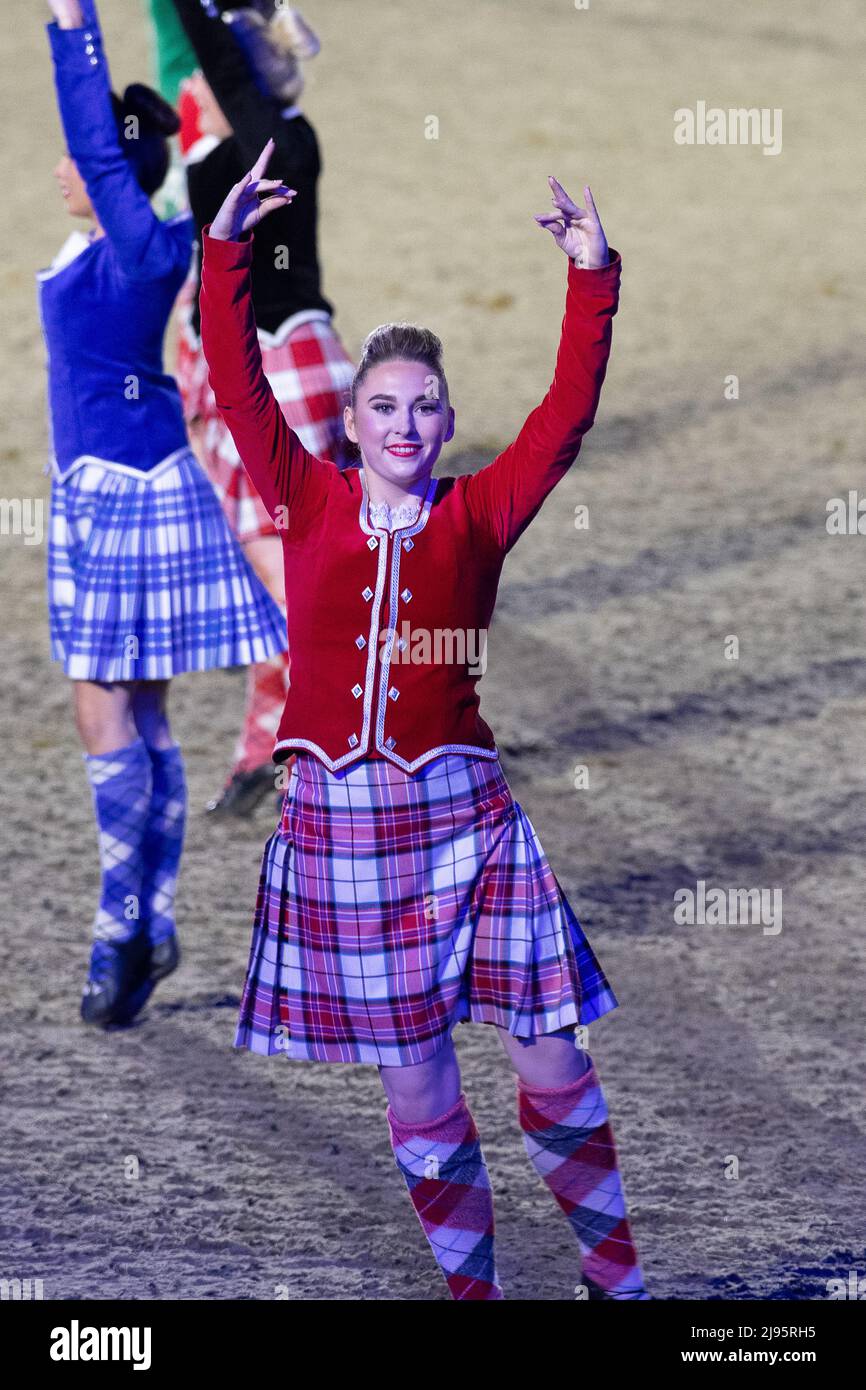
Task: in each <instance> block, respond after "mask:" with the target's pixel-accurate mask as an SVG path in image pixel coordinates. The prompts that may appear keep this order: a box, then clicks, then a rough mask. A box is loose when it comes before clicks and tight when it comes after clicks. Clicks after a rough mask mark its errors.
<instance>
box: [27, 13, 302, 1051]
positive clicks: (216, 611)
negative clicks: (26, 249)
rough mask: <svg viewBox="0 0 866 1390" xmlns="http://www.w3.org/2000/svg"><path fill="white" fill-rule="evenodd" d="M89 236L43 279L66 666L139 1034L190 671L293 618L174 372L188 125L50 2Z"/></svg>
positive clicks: (173, 855) (75, 209)
mask: <svg viewBox="0 0 866 1390" xmlns="http://www.w3.org/2000/svg"><path fill="white" fill-rule="evenodd" d="M49 5H50V8H51V11H52V12H53V15H54V22H53V23H49V24H47V26H46V28H47V33H48V39H49V44H50V48H51V55H52V58H53V62H54V78H55V84H56V89H57V100H58V105H59V111H60V118H61V122H62V125H63V131H64V134H65V138H66V145H67V153H66V154H64V156H63V157H62V158H61V160H60V161H59V163H58V165H57V167H56V169H55V174H56V176H57V178H58V180H59V182H60V185H61V189H62V193H63V196H64V198H65V200H66V204H67V210H68V212H69V213H70V214H71V215H72V216H74V217H83V218H86V219H87V220H88V221H89V222H90V223H91V227H90V230H89V233H88V234H87V235H84V234H83V233H82V232H80V231H75V232H73V233H72V235H71V236H70V237H69V238H68V239H67V241H66V243H65V244H64V246H63V247H62V248H61V250H60V252H59V253H58V255H57V256H56V257H55V259H54V261H53V263H52V264H51V266H50V267H49V268H48V269H47V270H45V271H42V272H40V273H39V275H38V285H39V301H40V313H41V318H42V328H43V333H44V337H45V344H46V349H47V355H48V403H49V427H50V442H51V464H52V472H53V480H52V488H51V526H50V538H49V549H48V585H49V618H50V630H51V651H52V656H53V658H54V659H55V660H57V661H60V662H62V664H63V669H64V671H65V672H66V674H67V676H69V677H70V678H71V679H72V681H73V699H74V708H75V718H76V724H77V727H78V731H79V734H80V737H81V740H82V743H83V745H84V749H85V754H84V758H85V765H86V768H87V773H88V776H89V779H90V783H91V787H92V791H93V800H94V807H95V811H96V820H97V824H98V828H99V847H100V860H101V867H102V888H101V895H100V901H99V908H98V911H97V914H96V920H95V923H94V942H93V948H92V953H91V960H90V970H89V976H88V981H87V985H86V987H85V992H84V998H83V1000H82V1006H81V1012H82V1017H83V1018H84V1020H85V1022H89V1023H95V1024H100V1025H107V1024H110V1023H119V1022H126V1021H128V1020H129V1019H131V1018H132V1017H133V1016H134V1014H135V1013H136V1012H137V1011H138V1010H139V1009H140V1008H141V1007H142V1005H143V1003H144V1002H145V1001H146V999H147V997H148V995H149V994H150V992H151V990H152V989H153V986H154V984H155V983H156V981H157V980H159V979H162V978H163V977H164V976H165V975H167V974H169V973H170V972H171V971H172V970H174V969H175V967H176V965H177V963H178V959H179V949H178V944H177V935H176V930H175V921H174V896H175V884H176V881H177V873H178V866H179V862H180V855H181V849H182V843H183V832H184V821H185V814H186V785H185V778H184V767H183V760H182V757H181V752H180V749H179V747H178V746H177V744H176V743H175V742H174V741H173V738H172V734H171V730H170V727H169V721H168V715H167V694H168V685H169V681H170V679H171V677H172V676H175V675H178V674H179V673H180V672H183V671H202V670H207V669H210V668H213V667H225V666H240V665H243V666H246V665H249V664H250V663H251V662H255V661H264V660H267V659H268V658H269V657H271V656H274V655H275V654H277V653H278V652H280V651H281V650H282V649H283V648H284V647H285V640H286V638H285V620H284V618H283V616H282V614H281V612H280V609H279V607H278V606H277V604H276V603H275V602H274V601H273V599H271V597H270V596H269V595H268V593H267V592H266V590H265V589H264V587H263V586H262V584H261V583H260V581H259V580H258V579H257V578H256V576H255V574H254V573H253V571H252V569H251V567H250V565H249V563H248V561H247V560H246V558H245V557H244V555H243V552H242V550H241V548H240V546H239V545H238V543H237V541H236V540H235V539H234V537H233V536H232V534H231V532H230V531H229V528H228V525H227V523H226V521H225V518H224V516H223V513H222V509H221V507H220V505H219V501H218V499H217V497H216V494H215V492H214V490H213V488H212V486H211V484H210V483H209V482H208V480H207V478H206V476H205V474H204V473H203V472H202V470H201V468H200V466H199V464H198V462H197V460H196V458H195V455H194V454H193V452H192V450H191V449H190V447H189V441H188V438H187V435H186V430H185V426H184V421H183V412H182V408H181V402H180V396H179V394H178V390H177V386H176V384H175V381H174V380H173V378H172V377H170V376H167V375H166V374H165V373H164V372H163V363H162V342H163V336H164V334H165V328H166V324H167V321H168V318H169V314H170V312H171V309H172V306H173V304H174V301H175V298H176V296H177V293H178V291H179V289H180V287H181V285H182V283H183V281H184V279H185V277H186V274H187V271H188V268H189V263H190V255H191V249H192V236H193V224H192V220H191V218H190V217H189V216H187V215H181V216H179V217H175V218H172V219H171V221H169V222H161V221H160V220H159V218H158V217H157V215H156V213H155V212H154V211H153V208H152V207H151V204H150V196H151V195H152V194H153V193H155V192H156V190H157V189H158V188H159V185H160V184H161V182H162V180H163V179H164V177H165V173H166V169H167V167H168V147H167V142H166V137H167V136H168V135H170V134H171V133H173V132H175V131H176V130H177V128H178V120H177V116H176V113H175V112H174V111H173V110H172V108H171V107H170V106H168V104H167V103H166V102H165V101H164V100H163V98H161V97H160V96H159V95H158V94H157V93H156V92H153V91H152V90H151V89H150V88H148V87H145V86H142V85H140V84H132V85H131V86H129V87H127V88H126V91H125V93H124V95H123V97H122V98H120V97H118V96H117V95H115V93H113V92H112V89H111V83H110V78H109V73H108V67H107V64H106V60H105V56H104V52H103V45H102V36H101V33H100V29H99V21H98V16H97V13H96V8H95V4H94V0H49Z"/></svg>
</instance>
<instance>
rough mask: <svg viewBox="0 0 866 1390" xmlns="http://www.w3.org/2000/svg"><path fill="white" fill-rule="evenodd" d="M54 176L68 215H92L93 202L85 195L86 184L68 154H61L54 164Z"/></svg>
mask: <svg viewBox="0 0 866 1390" xmlns="http://www.w3.org/2000/svg"><path fill="white" fill-rule="evenodd" d="M54 177H55V178H56V179H57V182H58V183H59V184H60V192H61V193H62V194H63V200H64V202H65V203H66V211H67V212H68V213H69V216H70V217H93V216H94V212H93V204H92V203H91V201H90V199H89V197H88V196H87V186H86V184H85V182H84V179H83V178H82V177H81V175H80V174H79V172H78V169H77V168H76V165H75V161H74V160H73V159H70V157H69V155H68V154H64V155H61V157H60V159H59V160H58V161H57V163H56V164H55V166H54Z"/></svg>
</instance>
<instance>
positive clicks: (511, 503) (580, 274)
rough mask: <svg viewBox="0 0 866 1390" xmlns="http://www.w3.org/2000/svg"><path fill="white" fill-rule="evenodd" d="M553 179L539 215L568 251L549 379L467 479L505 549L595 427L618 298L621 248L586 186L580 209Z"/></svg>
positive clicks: (472, 502) (480, 513)
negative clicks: (550, 208) (611, 241)
mask: <svg viewBox="0 0 866 1390" xmlns="http://www.w3.org/2000/svg"><path fill="white" fill-rule="evenodd" d="M550 184H551V188H552V189H553V195H554V196H553V201H554V206H555V207H556V209H557V212H556V214H555V215H554V214H544V215H542V216H539V217H537V218H536V221H538V222H539V223H540V225H541V226H544V227H546V228H547V229H548V230H550V231H551V232H552V234H553V236H554V239H555V240H556V242H557V245H559V246H560V248H561V249H562V250H563V251H565V252H566V254H567V255H568V258H569V264H568V283H567V289H566V300H565V315H564V317H563V320H562V332H561V336H560V341H559V350H558V352H557V355H556V366H555V368H554V373H553V381H552V382H551V385H550V388H549V390H548V392H547V395H546V396H545V397H544V400H543V401H542V402H541V404H540V405H539V406H537V407H536V409H535V410H533V411H532V413H531V414H530V415H529V417H528V418H527V420H526V422H525V424H524V425H523V427H522V429H521V430H520V433H519V434H518V436H517V438H516V439H515V440H514V442H513V443H512V444H510V445H509V446H508V448H507V449H505V450H503V452H502V453H501V454H499V455H498V456H497V458H495V459H494V460H493V462H492V463H489V464H488V465H487V466H486V467H485V468H482V469H481V470H480V471H479V472H478V473H476V474H474V475H473V476H472V477H470V478H468V479H467V480H466V499H467V504H468V506H469V508H470V510H471V511H473V512H474V513H475V515H476V516H477V518H478V520H479V521H480V522H481V523H482V524H483V525H484V526H485V527H486V528H487V529H488V530H490V531H492V533H493V534H494V536H495V537H496V539H497V542H498V543H499V545H501V546H502V548H503V550H510V549H511V547H512V546H513V545H514V544H515V542H516V541H517V540H518V538H519V537H520V535H521V534H522V533H523V531H525V529H526V527H527V526H528V525H529V523H530V521H531V520H532V519H533V517H534V516H535V514H536V513H537V512H538V510H539V508H540V507H541V504H542V503H543V501H544V499H545V498H546V497H547V495H548V493H549V492H551V490H552V489H553V488H554V487H555V486H556V484H557V483H558V482H559V481H560V479H561V478H562V477H563V476H564V475H565V473H566V472H567V471H568V469H569V468H570V467H571V465H572V464H573V463H574V460H575V458H576V457H577V454H578V452H579V450H580V446H581V443H582V440H583V436H584V435H585V434H586V433H587V431H588V430H590V429H591V428H592V424H593V421H594V420H595V413H596V410H597V408H598V402H599V397H600V395H601V387H602V383H603V381H604V377H605V373H606V371H607V361H608V357H609V355H610V346H611V332H612V319H613V316H614V314H615V313H616V311H617V306H618V302H619V283H620V273H621V265H622V263H621V260H620V255H619V252H618V251H614V250H609V248H608V245H607V240H606V238H605V237H604V232H603V231H602V229H601V223H600V221H599V220H598V214H597V212H596V210H595V206H594V204H593V202H592V194H591V192H590V190H589V189H588V188H587V189H585V190H584V193H585V196H586V201H587V205H588V206H587V209H586V210H584V209H582V208H577V207H576V206H575V204H574V203H572V202H571V200H570V199H569V198H568V195H567V194H566V193H565V192H564V190H563V189H562V188H561V186H560V185H559V184H558V183H557V182H556V180H555V179H551V180H550ZM581 266H583V267H585V268H579V267H581Z"/></svg>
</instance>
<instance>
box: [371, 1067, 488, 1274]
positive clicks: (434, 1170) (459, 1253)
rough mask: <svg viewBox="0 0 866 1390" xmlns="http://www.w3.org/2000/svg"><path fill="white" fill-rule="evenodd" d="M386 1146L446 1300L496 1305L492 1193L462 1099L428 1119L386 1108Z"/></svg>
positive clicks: (474, 1128) (479, 1147)
mask: <svg viewBox="0 0 866 1390" xmlns="http://www.w3.org/2000/svg"><path fill="white" fill-rule="evenodd" d="M386 1113H387V1118H388V1124H389V1126H390V1129H391V1147H392V1149H393V1151H394V1158H395V1159H396V1162H397V1167H398V1168H399V1169H400V1171H401V1173H402V1174H403V1177H404V1178H405V1180H406V1186H407V1187H408V1189H409V1196H410V1197H411V1199H412V1205H413V1206H414V1208H415V1211H416V1213H417V1215H418V1219H419V1220H420V1222H421V1225H422V1227H423V1229H424V1234H425V1235H426V1237H427V1239H428V1241H429V1242H430V1247H431V1249H432V1251H433V1254H434V1255H435V1256H436V1260H437V1262H438V1264H439V1267H440V1269H441V1270H442V1273H443V1274H444V1276H445V1281H446V1283H447V1284H448V1287H449V1289H450V1290H451V1296H452V1298H454V1299H496V1298H502V1297H503V1294H502V1289H501V1288H500V1287H499V1284H498V1282H497V1279H496V1267H495V1259H494V1249H493V1244H494V1241H493V1236H494V1229H493V1226H494V1223H493V1193H492V1190H491V1187H490V1176H489V1174H488V1172H487V1165H486V1163H485V1162H484V1156H483V1154H482V1152H481V1143H480V1140H479V1138H478V1130H477V1129H476V1127H475V1121H474V1119H473V1117H472V1113H471V1111H470V1110H469V1108H468V1106H467V1104H466V1097H465V1096H464V1095H463V1093H462V1092H461V1094H460V1097H459V1099H458V1100H457V1101H455V1103H454V1105H452V1106H451V1108H450V1110H446V1111H445V1113H444V1114H442V1115H439V1116H437V1117H436V1119H433V1120H423V1121H411V1120H410V1121H401V1120H398V1119H397V1117H396V1116H395V1115H394V1112H393V1111H392V1109H391V1107H390V1105H389V1106H388V1109H387V1112H386Z"/></svg>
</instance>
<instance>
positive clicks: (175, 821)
mask: <svg viewBox="0 0 866 1390" xmlns="http://www.w3.org/2000/svg"><path fill="white" fill-rule="evenodd" d="M148 751H149V755H150V762H151V769H152V776H153V790H152V792H151V798H150V812H149V815H148V820H147V831H146V833H145V837H144V843H143V846H142V851H143V857H144V875H143V882H142V904H141V916H142V920H143V921H144V922H145V923H146V925H147V934H148V937H149V939H150V944H151V946H157V945H158V944H159V942H160V941H165V940H166V938H167V937H169V936H171V935H172V934H173V932H174V930H175V924H174V895H175V889H176V887H177V874H178V868H179V866H180V856H181V851H182V849H183V834H184V828H185V825H186V802H187V796H186V778H185V776H184V766H183V757H182V755H181V751H180V748H179V747H178V745H177V744H175V745H174V746H173V747H172V748H151V749H149V750H148Z"/></svg>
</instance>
